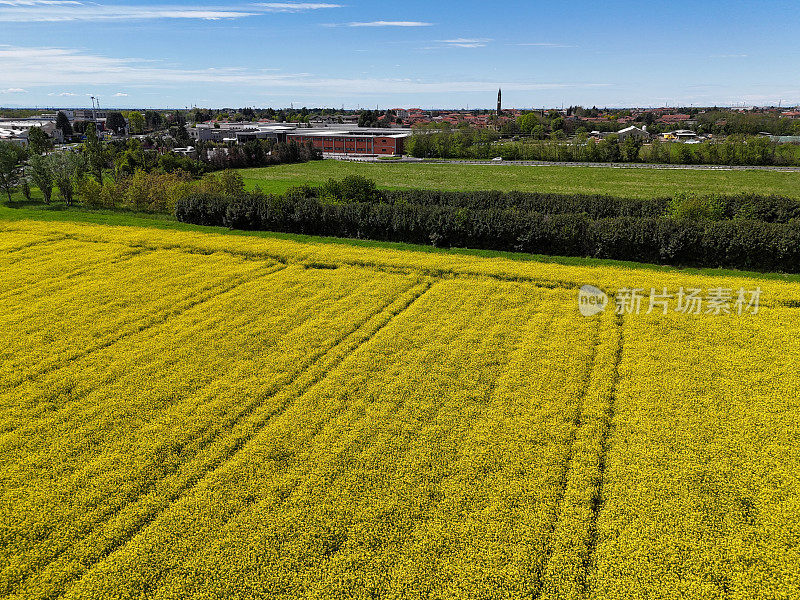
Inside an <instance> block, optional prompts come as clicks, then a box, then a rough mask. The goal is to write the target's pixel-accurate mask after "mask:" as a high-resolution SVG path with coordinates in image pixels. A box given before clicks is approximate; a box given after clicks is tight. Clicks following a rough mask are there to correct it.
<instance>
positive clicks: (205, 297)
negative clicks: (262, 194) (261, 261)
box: [0, 264, 287, 392]
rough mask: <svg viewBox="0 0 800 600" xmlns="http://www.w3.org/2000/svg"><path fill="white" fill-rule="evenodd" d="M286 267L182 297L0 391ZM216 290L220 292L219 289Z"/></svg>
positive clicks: (11, 382)
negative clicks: (178, 301)
mask: <svg viewBox="0 0 800 600" xmlns="http://www.w3.org/2000/svg"><path fill="white" fill-rule="evenodd" d="M285 268H287V265H285V264H277V265H270V267H268V268H267V269H265V272H263V273H255V274H254V273H247V274H245V275H242V276H241V277H238V278H236V279H234V280H232V281H229V282H225V283H223V284H222V285H221V286H220V285H219V284H216V285H213V286H210V287H207V288H206V289H205V290H202V291H201V292H200V295H197V296H191V295H190V296H189V297H188V298H186V297H185V298H184V299H183V300H182V301H181V302H180V303H178V304H177V305H172V306H171V307H170V308H167V309H165V310H162V311H161V312H160V313H159V314H158V315H156V316H144V317H142V318H140V319H138V320H137V321H134V322H132V323H130V324H129V327H128V328H127V329H126V330H125V331H122V332H120V333H117V334H116V335H114V334H113V333H112V334H111V335H110V336H108V337H107V338H106V339H104V340H102V341H100V342H97V343H95V344H90V345H89V346H87V347H86V348H84V349H83V350H82V351H80V352H77V353H75V354H73V355H70V356H68V357H66V358H62V359H60V360H59V361H57V362H56V364H51V365H47V366H44V367H42V368H39V369H32V370H30V371H29V372H27V373H25V374H24V375H22V376H20V377H18V378H16V380H12V381H10V382H7V383H5V384H2V385H0V392H8V391H11V390H14V389H16V388H17V387H19V386H20V385H22V384H23V383H24V382H25V381H30V380H33V379H36V378H38V377H41V376H42V375H46V374H48V373H51V372H53V371H57V370H58V369H61V368H64V366H65V362H70V361H75V360H80V359H82V358H86V357H87V356H90V355H92V354H94V353H95V352H99V351H101V350H104V349H105V348H109V347H111V346H113V345H114V344H116V343H117V342H119V341H121V340H124V339H125V338H128V337H130V336H132V335H136V334H137V333H141V332H142V331H147V330H148V329H152V328H153V327H157V326H158V325H161V324H163V323H165V322H167V321H168V320H169V319H170V318H172V317H175V316H178V315H180V314H182V313H185V312H186V311H188V310H190V309H192V308H195V307H196V306H199V305H201V304H205V303H206V302H209V301H210V300H213V299H214V298H217V297H218V296H221V295H224V294H227V293H228V292H230V291H232V290H234V289H236V288H237V287H239V286H241V285H244V284H245V283H248V282H249V281H252V280H253V279H257V278H259V277H264V276H267V275H272V274H273V273H277V272H278V271H282V270H283V269H285ZM220 287H221V288H222V289H220Z"/></svg>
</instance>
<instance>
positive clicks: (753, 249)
mask: <svg viewBox="0 0 800 600" xmlns="http://www.w3.org/2000/svg"><path fill="white" fill-rule="evenodd" d="M175 214H176V216H177V218H178V219H179V220H180V221H183V222H187V223H195V224H200V225H217V226H225V227H231V228H236V229H252V230H270V231H282V232H288V233H299V234H309V235H325V236H336V237H348V238H363V239H374V240H384V241H392V242H407V243H416V244H430V245H434V246H441V247H467V248H477V249H485V250H499V251H515V252H527V253H533V254H548V255H561V256H580V257H594V258H609V259H617V260H626V261H638V262H648V263H667V264H673V265H680V266H698V267H726V268H738V269H749V270H763V271H784V272H791V273H797V272H800V220H798V216H800V203H798V202H797V201H795V200H792V199H788V198H777V197H762V196H754V195H751V196H733V197H716V196H695V195H691V194H679V195H676V196H675V197H674V198H669V199H655V200H652V201H640V200H631V199H624V198H611V197H602V196H581V195H556V194H546V195H541V194H519V193H510V194H501V193H499V192H476V193H443V192H435V191H428V190H418V191H413V192H390V191H382V190H377V189H376V188H375V185H374V183H372V182H370V181H368V180H364V179H363V178H360V177H357V176H354V177H349V178H345V179H344V180H341V181H331V182H328V184H326V185H324V186H321V187H318V188H314V187H309V186H303V187H299V188H293V189H291V190H289V191H288V192H287V193H286V194H284V195H280V196H275V195H266V194H263V193H260V192H258V191H256V192H252V193H241V194H237V195H224V194H202V193H201V194H192V195H189V196H186V197H185V198H182V199H181V200H180V201H179V202H178V203H177V205H176V210H175Z"/></svg>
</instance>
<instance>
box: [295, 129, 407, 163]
mask: <svg viewBox="0 0 800 600" xmlns="http://www.w3.org/2000/svg"><path fill="white" fill-rule="evenodd" d="M410 135H411V131H410V130H401V129H359V130H345V131H336V130H333V131H331V130H330V129H323V130H313V129H310V130H297V131H294V132H292V133H289V134H287V136H286V138H287V141H289V142H291V141H294V142H297V143H298V144H305V143H306V142H311V144H313V146H314V147H315V148H317V149H319V150H321V151H322V152H323V153H324V154H378V155H386V156H402V155H403V151H404V149H405V139H406V138H407V137H409V136H410Z"/></svg>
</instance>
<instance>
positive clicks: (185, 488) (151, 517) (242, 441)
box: [44, 281, 433, 598]
mask: <svg viewBox="0 0 800 600" xmlns="http://www.w3.org/2000/svg"><path fill="white" fill-rule="evenodd" d="M432 285H433V282H431V281H429V282H426V283H423V284H417V285H416V286H411V287H410V288H409V289H408V290H407V292H406V293H408V292H410V291H411V290H414V288H417V290H416V291H415V292H414V293H413V294H412V295H411V297H410V298H408V299H406V300H405V301H404V302H402V303H401V304H400V306H399V307H397V308H396V309H395V310H391V307H392V304H394V303H396V302H394V301H390V302H389V303H387V304H386V305H384V306H383V307H382V308H381V309H380V310H378V311H377V312H375V313H372V314H370V315H369V316H368V317H367V318H366V319H365V320H364V321H362V322H360V323H359V324H358V325H356V326H355V327H354V328H352V329H351V330H350V331H349V332H348V333H346V334H345V335H344V336H343V337H342V339H341V340H340V341H339V342H337V343H336V344H334V345H333V346H331V347H330V348H328V349H327V350H326V351H324V352H323V353H321V354H320V355H318V356H316V357H314V358H313V359H312V360H311V361H309V363H308V364H307V365H305V366H304V368H303V370H301V371H300V372H298V373H297V374H296V375H295V376H294V377H293V379H292V380H291V381H289V382H287V383H286V384H285V386H291V385H293V384H294V383H296V382H297V381H298V380H299V379H300V378H301V377H303V375H306V374H308V373H310V372H311V371H312V369H313V368H314V366H316V365H317V364H319V363H322V362H324V359H325V357H327V356H329V355H330V354H331V353H332V352H333V351H335V350H336V348H339V347H341V346H344V345H347V341H348V339H350V338H352V337H353V336H355V335H357V334H358V332H359V331H360V330H361V329H362V328H364V327H365V326H366V325H367V324H368V323H369V322H370V321H371V320H372V319H374V318H375V317H377V316H378V315H380V314H382V313H386V312H387V310H388V311H389V316H388V318H386V319H385V320H384V322H383V323H381V324H380V325H378V326H377V327H376V328H375V329H374V330H373V331H372V332H370V333H369V335H367V337H366V338H364V339H363V340H359V341H355V340H354V342H355V343H354V345H353V346H352V347H351V348H348V349H346V351H345V352H344V354H343V355H342V356H340V357H338V358H334V359H333V360H332V361H331V364H329V365H326V368H325V369H324V370H323V371H322V372H321V373H319V374H317V375H316V376H313V377H312V378H311V381H309V382H308V383H306V384H305V385H304V386H302V387H301V388H300V390H299V391H298V392H296V393H294V394H292V395H290V396H289V397H288V398H287V399H286V400H285V401H284V402H282V403H281V404H280V405H279V406H277V407H275V408H274V409H273V410H270V411H267V414H265V415H262V416H260V418H259V419H258V420H257V421H256V422H255V423H254V424H253V425H252V426H251V427H250V428H249V430H247V431H245V432H243V433H242V434H241V435H240V436H239V438H238V439H236V440H234V442H233V444H232V445H231V447H230V448H227V449H226V450H225V452H224V453H223V454H222V456H221V457H219V460H214V461H213V462H211V464H209V465H207V466H206V467H205V468H204V469H201V470H200V471H199V472H198V473H196V474H194V475H193V476H190V477H188V478H186V480H185V481H184V482H183V483H182V484H180V485H179V486H177V488H176V489H175V490H174V492H173V493H172V494H171V495H170V496H169V497H167V498H166V499H165V500H164V501H163V502H160V503H159V506H156V507H155V510H154V511H153V512H152V513H150V514H147V515H145V516H144V518H143V519H142V520H141V521H140V522H139V523H136V524H135V525H134V526H133V528H132V529H131V530H129V531H126V535H125V537H124V538H120V539H117V540H113V542H112V543H111V544H109V545H108V546H107V547H106V548H104V549H103V550H102V551H101V552H100V553H98V555H97V556H94V557H92V558H91V559H90V560H89V561H82V562H81V567H82V568H83V572H82V573H80V574H78V575H77V576H75V577H72V578H71V579H70V580H69V581H68V582H64V589H62V590H61V591H60V592H58V593H57V595H53V596H52V597H54V598H55V597H61V596H63V595H64V593H66V591H67V589H66V588H67V587H71V585H74V584H75V582H77V581H78V580H80V578H82V577H83V576H84V575H85V574H86V573H88V572H89V571H90V570H91V569H92V568H93V567H94V566H95V565H97V564H98V563H99V562H100V561H101V560H103V559H104V558H106V557H107V556H109V555H111V554H113V553H114V552H115V551H117V550H118V549H120V548H122V547H124V546H125V545H126V544H127V543H128V542H130V541H131V540H132V539H134V538H135V537H136V535H138V534H139V533H140V532H141V531H143V530H144V529H145V528H146V527H147V526H148V525H150V524H151V523H152V522H153V521H155V520H156V519H157V518H158V517H159V516H160V515H161V514H163V513H164V512H165V511H166V510H168V508H169V507H170V506H171V505H173V504H175V503H176V502H178V501H180V499H181V498H183V497H184V496H185V495H186V494H187V493H189V492H191V490H192V489H194V488H195V487H196V486H197V485H199V484H200V483H201V482H202V481H203V480H204V479H205V478H206V477H208V475H210V474H211V473H213V472H214V471H216V470H218V469H220V468H221V467H223V466H224V465H225V464H226V463H228V462H229V461H230V460H231V459H233V458H234V457H235V456H236V454H237V453H238V452H239V451H240V450H241V449H242V448H243V447H244V446H245V445H246V444H247V443H248V442H249V441H250V440H252V439H253V438H254V437H255V436H256V435H257V434H258V433H259V432H260V431H261V430H262V429H263V428H264V427H265V426H266V425H267V424H268V423H269V422H270V421H272V420H273V419H274V418H276V417H278V416H280V414H282V413H283V412H285V410H286V409H287V408H288V407H289V406H290V405H291V403H292V402H293V401H295V400H297V399H298V398H300V397H302V396H304V395H305V394H306V393H308V391H310V390H311V389H312V388H313V387H314V386H316V385H317V384H318V383H319V382H320V381H322V380H324V378H325V377H326V376H327V374H328V373H329V372H330V371H331V370H332V369H333V368H336V367H338V366H339V365H340V364H342V362H344V361H345V360H346V359H347V358H348V357H349V356H351V355H352V354H354V353H355V352H357V351H358V350H359V349H360V348H361V347H363V346H365V345H366V344H368V343H369V342H370V341H372V339H374V337H375V336H376V335H377V334H378V333H380V331H382V330H383V329H384V328H385V327H386V326H388V325H389V324H390V323H391V322H392V321H394V319H395V318H397V317H398V316H399V315H400V314H402V313H403V312H405V311H406V310H408V309H409V308H410V307H411V306H412V305H413V304H414V303H415V302H417V301H418V300H419V299H420V298H421V297H422V296H423V295H424V294H425V293H426V292H427V291H428V290H429V289H430V288H431V287H432ZM285 386H283V387H285ZM280 389H283V388H280ZM280 389H277V390H275V391H274V392H272V393H269V394H268V395H267V396H266V397H260V398H258V399H257V400H256V401H254V402H253V403H251V404H250V405H248V407H247V408H246V409H245V411H242V412H240V413H239V415H237V417H236V419H235V421H234V422H233V423H232V424H230V425H228V428H229V429H230V428H232V427H237V426H238V425H241V424H242V422H243V421H244V420H245V419H247V417H249V416H251V415H253V414H254V413H255V412H256V411H257V410H258V408H259V407H260V406H262V405H263V404H264V402H265V401H266V400H268V399H269V398H272V397H273V396H275V395H277V394H278V393H279V392H280ZM223 432H224V430H223V429H222V428H220V429H219V430H218V432H217V433H216V434H215V435H212V436H211V437H210V438H209V439H208V440H207V441H205V442H204V443H203V444H201V446H200V447H199V448H198V450H197V452H196V453H195V457H196V456H198V455H200V454H201V453H202V452H203V451H204V450H205V448H207V447H208V446H210V445H211V444H213V443H214V442H215V441H217V440H219V439H220V435H221V434H222V433H223ZM222 439H223V440H224V439H225V438H222ZM186 464H188V463H186V462H185V463H182V465H180V466H183V465H186ZM180 466H179V468H180ZM143 495H144V494H141V495H139V496H137V497H136V498H135V499H133V500H131V501H130V502H128V503H126V504H125V505H124V506H123V507H120V509H118V511H117V514H119V513H120V512H122V511H123V510H125V508H126V507H128V506H130V505H132V504H134V503H136V502H138V501H139V500H140V499H141V497H142V496H143ZM103 524H104V523H100V524H98V527H102V525H103ZM95 529H97V528H95ZM90 536H91V533H90V534H89V536H87V537H86V538H84V540H85V539H88V537H90ZM57 560H58V557H56V558H55V559H53V560H52V561H50V563H48V565H46V566H45V567H44V568H47V566H49V565H52V564H53V563H54V562H55V561H57Z"/></svg>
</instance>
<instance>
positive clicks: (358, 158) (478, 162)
mask: <svg viewBox="0 0 800 600" xmlns="http://www.w3.org/2000/svg"><path fill="white" fill-rule="evenodd" d="M325 158H327V159H333V160H342V161H348V162H367V163H381V164H387V165H391V164H404V163H406V164H407V163H426V164H437V165H479V166H487V165H488V166H493V165H520V166H524V167H604V168H612V169H673V170H674V169H683V170H688V171H780V172H786V173H798V172H800V167H768V166H744V165H667V164H649V163H593V162H548V161H538V160H503V161H499V160H498V161H494V160H440V159H431V158H427V159H423V158H412V157H410V156H404V157H402V158H400V159H393V160H387V159H385V158H380V157H377V156H352V155H349V156H344V155H333V154H326V155H325Z"/></svg>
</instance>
